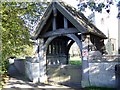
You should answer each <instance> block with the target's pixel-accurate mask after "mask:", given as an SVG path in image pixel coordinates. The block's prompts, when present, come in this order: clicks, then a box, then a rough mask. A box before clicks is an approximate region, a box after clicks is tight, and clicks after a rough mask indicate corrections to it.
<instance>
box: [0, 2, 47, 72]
mask: <svg viewBox="0 0 120 90" xmlns="http://www.w3.org/2000/svg"><path fill="white" fill-rule="evenodd" d="M45 5H47V3H45V2H40V3H34V2H2V3H1V11H0V14H1V16H2V17H1V24H2V26H0V28H1V31H2V35H1V39H2V49H0V50H1V52H2V71H4V72H7V62H8V61H7V59H8V58H9V57H11V56H16V55H19V54H20V53H21V52H22V54H25V53H26V52H25V48H26V47H27V46H31V45H32V42H30V32H31V30H32V29H33V27H32V25H33V24H35V23H36V21H37V20H38V19H39V16H41V15H42V14H43V11H44V10H45ZM27 21H28V22H27Z"/></svg>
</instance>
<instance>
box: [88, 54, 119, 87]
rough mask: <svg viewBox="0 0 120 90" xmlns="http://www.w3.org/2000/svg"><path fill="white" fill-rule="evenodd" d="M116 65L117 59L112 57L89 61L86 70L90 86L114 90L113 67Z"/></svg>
mask: <svg viewBox="0 0 120 90" xmlns="http://www.w3.org/2000/svg"><path fill="white" fill-rule="evenodd" d="M95 58H96V59H95ZM117 64H120V61H119V57H118V56H113V55H111V56H103V57H100V58H99V57H94V59H93V60H90V61H89V69H88V70H89V83H90V86H98V87H112V88H115V87H116V77H115V65H117Z"/></svg>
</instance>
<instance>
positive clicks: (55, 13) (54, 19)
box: [52, 2, 57, 30]
mask: <svg viewBox="0 0 120 90" xmlns="http://www.w3.org/2000/svg"><path fill="white" fill-rule="evenodd" d="M56 16H57V10H56V8H55V2H54V3H53V24H52V25H53V30H56Z"/></svg>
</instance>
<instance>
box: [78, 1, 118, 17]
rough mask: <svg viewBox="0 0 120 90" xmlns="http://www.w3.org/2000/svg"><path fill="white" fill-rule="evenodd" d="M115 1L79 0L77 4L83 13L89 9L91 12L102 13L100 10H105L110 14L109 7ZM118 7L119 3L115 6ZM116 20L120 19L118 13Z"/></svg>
mask: <svg viewBox="0 0 120 90" xmlns="http://www.w3.org/2000/svg"><path fill="white" fill-rule="evenodd" d="M115 1H116V0H103V1H102V0H80V3H79V4H78V7H79V10H80V11H85V9H86V8H89V9H90V10H91V11H93V12H95V11H96V12H99V13H102V9H105V10H106V12H107V13H110V6H111V5H113V4H114V2H115ZM117 6H118V7H120V1H119V2H118V4H117ZM118 18H120V13H118Z"/></svg>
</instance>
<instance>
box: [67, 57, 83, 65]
mask: <svg viewBox="0 0 120 90" xmlns="http://www.w3.org/2000/svg"><path fill="white" fill-rule="evenodd" d="M69 64H71V65H82V61H81V58H80V57H79V56H75V57H70V61H69Z"/></svg>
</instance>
